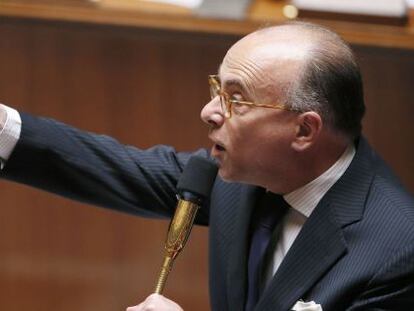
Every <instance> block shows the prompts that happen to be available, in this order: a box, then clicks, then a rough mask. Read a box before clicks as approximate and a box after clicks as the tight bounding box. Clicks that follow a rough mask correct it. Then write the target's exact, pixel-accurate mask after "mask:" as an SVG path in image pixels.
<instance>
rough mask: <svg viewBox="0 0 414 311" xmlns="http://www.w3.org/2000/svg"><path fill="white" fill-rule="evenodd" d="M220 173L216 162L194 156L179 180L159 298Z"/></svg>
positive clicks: (158, 286)
mask: <svg viewBox="0 0 414 311" xmlns="http://www.w3.org/2000/svg"><path fill="white" fill-rule="evenodd" d="M217 170H218V168H217V164H216V163H215V162H214V161H213V160H211V159H207V158H203V157H201V156H192V157H191V158H190V160H189V161H188V163H187V165H186V166H185V168H184V171H183V173H182V175H181V177H180V179H179V180H178V184H177V191H178V194H177V197H178V203H177V208H176V210H175V214H174V217H173V219H172V220H171V222H170V226H169V228H168V234H167V240H166V241H165V256H164V262H163V264H162V266H161V271H160V274H159V277H158V281H157V285H156V287H155V291H154V292H155V293H157V294H162V291H163V289H164V286H165V283H166V281H167V277H168V274H169V273H170V271H171V269H172V265H173V263H174V259H175V258H176V257H177V256H178V254H179V253H180V252H181V250H182V249H183V248H184V246H185V243H186V242H187V239H188V237H189V235H190V232H191V229H192V227H193V223H194V218H195V216H196V213H197V210H198V209H199V208H200V206H201V205H202V204H203V202H204V201H205V200H206V199H208V198H209V196H210V193H211V188H212V187H213V184H214V180H215V178H216V175H217Z"/></svg>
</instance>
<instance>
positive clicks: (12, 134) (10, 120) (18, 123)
mask: <svg viewBox="0 0 414 311" xmlns="http://www.w3.org/2000/svg"><path fill="white" fill-rule="evenodd" d="M0 109H4V110H5V111H6V115H7V117H6V122H5V124H4V127H3V128H2V129H1V128H0V159H1V160H4V161H7V160H8V159H9V157H10V154H11V153H12V152H13V149H14V147H15V146H16V143H17V141H18V140H19V138H20V132H21V129H22V120H21V118H20V114H19V113H18V112H17V110H15V109H13V108H10V107H7V106H5V105H2V104H0ZM1 160H0V169H2V168H3V166H4V163H3V161H1Z"/></svg>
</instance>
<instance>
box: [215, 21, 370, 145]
mask: <svg viewBox="0 0 414 311" xmlns="http://www.w3.org/2000/svg"><path fill="white" fill-rule="evenodd" d="M235 54H244V55H243V56H244V58H245V59H250V60H251V64H250V65H249V66H250V67H251V68H253V69H255V67H257V68H256V69H257V70H256V71H255V70H252V74H253V72H254V74H255V75H257V76H258V78H260V79H259V81H261V83H262V84H263V85H261V86H259V87H263V86H264V87H265V89H266V91H267V92H268V94H269V96H274V95H276V96H278V98H277V100H278V101H281V100H282V101H284V103H285V104H286V105H288V106H289V107H291V108H292V109H294V110H299V111H315V112H317V113H318V114H320V116H321V117H322V119H323V121H324V124H325V126H326V127H328V128H331V129H334V130H337V131H340V132H342V133H344V134H346V135H347V136H348V137H350V138H351V139H353V138H355V137H356V136H358V135H359V134H360V132H361V120H362V117H363V115H364V111H365V106H364V101H363V91H362V80H361V75H360V71H359V68H358V65H357V64H356V61H355V58H354V56H353V53H352V51H351V49H350V48H349V46H348V45H347V44H346V43H345V42H344V41H343V40H342V39H341V38H340V37H339V36H338V35H337V34H336V33H334V32H332V31H330V30H328V29H326V28H323V27H321V26H318V25H314V24H310V23H301V22H295V23H289V24H284V25H280V26H274V27H268V28H264V29H261V30H258V31H256V32H254V33H251V34H249V35H247V36H246V37H244V38H243V39H241V40H240V41H238V42H237V43H236V44H235V45H234V46H233V47H232V48H231V49H230V50H229V52H228V53H227V55H226V57H225V59H224V61H223V64H222V65H223V66H232V62H234V57H233V56H234V55H235ZM251 55H254V58H251V57H249V56H251ZM252 89H253V87H252ZM282 98H283V99H282Z"/></svg>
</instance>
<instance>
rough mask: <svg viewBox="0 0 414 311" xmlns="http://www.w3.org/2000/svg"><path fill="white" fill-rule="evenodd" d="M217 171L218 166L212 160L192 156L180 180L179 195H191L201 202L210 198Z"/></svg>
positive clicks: (178, 185)
mask: <svg viewBox="0 0 414 311" xmlns="http://www.w3.org/2000/svg"><path fill="white" fill-rule="evenodd" d="M217 170H218V168H217V164H216V163H215V162H214V161H213V160H212V159H208V158H204V157H201V156H198V155H195V156H192V157H191V158H190V160H189V161H188V163H187V165H186V166H185V168H184V171H183V173H182V175H181V177H180V179H179V180H178V184H177V190H178V193H179V194H180V195H184V194H185V193H190V194H192V195H194V196H196V197H197V199H199V200H200V199H201V200H203V199H205V198H208V197H209V196H210V193H211V188H212V187H213V184H214V180H215V179H216V175H217Z"/></svg>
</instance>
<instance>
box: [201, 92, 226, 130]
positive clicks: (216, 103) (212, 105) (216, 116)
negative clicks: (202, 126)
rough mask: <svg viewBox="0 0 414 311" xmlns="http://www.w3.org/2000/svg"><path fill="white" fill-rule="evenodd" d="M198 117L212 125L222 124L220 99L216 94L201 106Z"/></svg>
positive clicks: (222, 116)
mask: <svg viewBox="0 0 414 311" xmlns="http://www.w3.org/2000/svg"><path fill="white" fill-rule="evenodd" d="M200 117H201V119H202V120H203V121H204V122H205V123H207V124H209V125H211V126H213V127H220V126H222V125H223V123H224V120H225V118H224V115H223V112H222V110H221V107H220V99H219V97H218V96H216V97H214V98H213V99H212V100H210V101H209V102H208V103H207V104H206V105H205V106H204V107H203V109H202V110H201V113H200Z"/></svg>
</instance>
